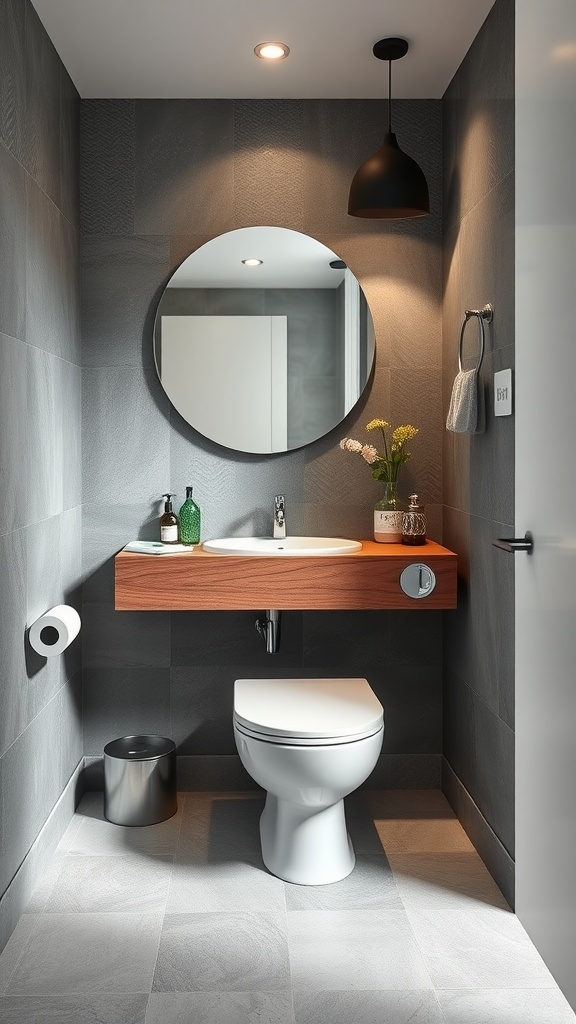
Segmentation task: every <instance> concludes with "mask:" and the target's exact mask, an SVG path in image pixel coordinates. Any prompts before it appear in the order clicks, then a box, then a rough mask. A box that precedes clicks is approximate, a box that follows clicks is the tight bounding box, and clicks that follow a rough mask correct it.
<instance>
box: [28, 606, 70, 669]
mask: <svg viewBox="0 0 576 1024" xmlns="http://www.w3.org/2000/svg"><path fill="white" fill-rule="evenodd" d="M80 625H81V620H80V616H79V614H78V612H77V611H76V609H75V608H72V607H71V605H68V604H58V605H55V607H54V608H50V610H49V611H47V612H44V615H40V616H39V617H38V618H37V619H36V620H35V621H34V622H33V623H32V625H31V626H30V630H29V632H28V639H29V641H30V646H31V647H32V648H33V650H35V651H36V653H37V654H40V655H41V656H42V657H43V658H53V657H55V655H58V654H63V652H64V651H65V650H66V648H67V647H69V646H70V644H71V643H72V641H73V640H74V639H75V638H76V637H77V636H78V633H79V632H80Z"/></svg>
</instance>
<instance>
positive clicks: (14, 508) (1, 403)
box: [0, 147, 29, 534]
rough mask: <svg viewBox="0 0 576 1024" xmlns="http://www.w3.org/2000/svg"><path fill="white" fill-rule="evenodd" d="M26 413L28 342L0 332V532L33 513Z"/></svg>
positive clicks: (5, 531) (12, 527)
mask: <svg viewBox="0 0 576 1024" xmlns="http://www.w3.org/2000/svg"><path fill="white" fill-rule="evenodd" d="M1 148H2V147H0V150H1ZM0 202H1V200H0ZM0 287H1V286H0ZM1 304H2V300H1V298H0V306H1ZM26 416H27V410H26V346H25V345H24V344H23V342H21V341H16V340H15V339H14V338H9V337H7V336H6V335H4V334H0V417H1V422H2V437H3V443H2V447H1V448H0V475H1V477H2V481H3V485H2V492H1V497H0V516H1V520H0V521H1V523H2V526H1V528H0V532H1V533H3V534H4V533H10V531H11V530H15V529H17V528H18V527H20V526H23V525H24V523H25V522H26V520H27V516H28V514H29V510H28V508H27V502H26V500H23V497H22V493H21V486H22V453H23V452H24V451H25V446H26Z"/></svg>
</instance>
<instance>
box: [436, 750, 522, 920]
mask: <svg viewBox="0 0 576 1024" xmlns="http://www.w3.org/2000/svg"><path fill="white" fill-rule="evenodd" d="M442 761H443V763H442V791H443V793H444V796H445V797H446V799H447V800H448V803H449V804H450V806H451V807H452V809H453V811H454V813H455V814H456V815H457V817H458V819H459V821H460V824H461V825H462V828H463V829H464V831H465V832H466V834H467V835H468V836H469V838H470V840H471V841H472V843H473V844H474V846H475V847H476V850H477V851H478V853H479V855H480V856H481V858H482V860H483V861H484V863H485V865H486V867H487V868H488V870H489V872H490V874H491V875H492V877H493V879H494V881H495V882H496V884H497V885H498V886H499V888H500V889H501V890H502V894H503V896H504V898H505V899H506V900H507V901H508V903H509V904H510V906H511V907H512V909H514V903H515V885H514V878H515V864H514V861H513V859H512V857H511V856H510V854H509V853H508V851H507V849H506V848H505V847H504V846H503V845H502V843H501V842H500V840H499V839H498V836H497V835H496V833H495V832H494V830H493V829H492V828H491V826H490V825H489V824H488V822H487V821H486V818H485V817H484V815H483V814H482V811H481V810H480V808H479V807H478V805H477V804H475V803H474V800H473V798H472V797H471V796H470V793H469V792H468V790H467V789H466V787H465V786H464V785H463V783H462V782H461V780H460V779H459V778H458V776H457V775H456V773H455V772H454V770H453V769H452V767H451V765H450V764H449V763H448V761H447V760H446V758H443V759H442Z"/></svg>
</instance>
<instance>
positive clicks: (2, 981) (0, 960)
mask: <svg viewBox="0 0 576 1024" xmlns="http://www.w3.org/2000/svg"><path fill="white" fill-rule="evenodd" d="M37 923H38V916H37V915H36V914H22V917H21V918H20V920H19V921H18V923H17V925H16V927H15V928H14V931H13V932H12V934H11V936H10V938H9V939H8V942H7V943H6V945H5V946H4V949H3V950H2V955H1V956H0V996H3V995H4V993H5V992H6V989H7V988H8V985H9V983H10V978H11V977H12V975H13V973H14V970H15V969H16V966H17V964H18V961H19V960H20V957H21V956H22V954H23V953H24V950H25V949H26V946H27V944H28V942H29V940H30V936H31V935H32V932H33V931H34V929H35V927H36V924H37Z"/></svg>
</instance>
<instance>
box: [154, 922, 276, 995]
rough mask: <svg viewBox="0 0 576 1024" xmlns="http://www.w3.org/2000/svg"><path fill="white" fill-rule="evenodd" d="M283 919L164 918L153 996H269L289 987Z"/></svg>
mask: <svg viewBox="0 0 576 1024" xmlns="http://www.w3.org/2000/svg"><path fill="white" fill-rule="evenodd" d="M284 920H285V918H284V916H283V915H282V914H275V913H266V914H264V913H262V914H246V913H237V914H173V915H166V917H165V918H164V927H163V929H162V935H161V938H160V948H159V950H158V961H157V964H156V971H155V974H154V984H153V988H154V991H155V992H158V991H160V992H166V991H169V992H172V991H180V992H182V991H185V992H190V991H203V992H258V991H261V992H270V991H278V990H280V991H282V990H285V989H287V988H288V987H289V984H290V973H289V965H288V946H287V942H286V933H285V925H284Z"/></svg>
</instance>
